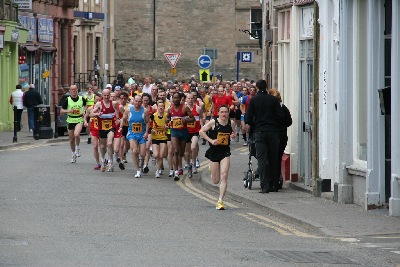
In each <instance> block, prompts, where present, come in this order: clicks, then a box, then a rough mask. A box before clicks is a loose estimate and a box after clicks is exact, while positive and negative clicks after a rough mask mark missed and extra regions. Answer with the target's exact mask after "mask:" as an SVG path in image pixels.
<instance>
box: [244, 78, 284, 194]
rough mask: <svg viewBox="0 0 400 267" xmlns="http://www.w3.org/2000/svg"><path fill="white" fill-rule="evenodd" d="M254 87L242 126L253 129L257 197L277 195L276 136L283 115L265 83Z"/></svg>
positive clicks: (277, 142) (277, 136)
mask: <svg viewBox="0 0 400 267" xmlns="http://www.w3.org/2000/svg"><path fill="white" fill-rule="evenodd" d="M256 87H257V89H258V90H259V92H258V93H257V95H256V96H254V97H252V98H251V99H250V102H249V106H248V109H247V112H246V116H245V122H246V124H248V125H250V127H251V128H252V129H254V141H255V143H256V155H257V161H258V172H259V175H260V185H261V191H260V193H269V192H270V191H272V190H273V191H274V192H278V190H279V181H278V179H277V178H278V154H279V132H280V131H281V124H282V121H283V119H284V113H283V110H282V107H281V105H280V103H279V100H278V98H276V97H274V96H272V95H269V94H268V92H267V82H266V81H265V80H259V81H257V83H256Z"/></svg>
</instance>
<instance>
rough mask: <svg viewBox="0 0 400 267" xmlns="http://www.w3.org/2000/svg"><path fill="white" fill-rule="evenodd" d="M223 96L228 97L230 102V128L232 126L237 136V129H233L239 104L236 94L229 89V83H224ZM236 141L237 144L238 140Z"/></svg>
mask: <svg viewBox="0 0 400 267" xmlns="http://www.w3.org/2000/svg"><path fill="white" fill-rule="evenodd" d="M225 95H226V96H227V97H229V98H230V99H231V101H232V104H233V107H231V109H230V112H229V118H230V119H231V122H232V126H233V129H234V130H235V133H236V134H237V135H239V131H237V130H238V129H237V127H235V126H236V123H235V117H236V109H237V108H239V105H240V103H239V99H238V96H237V95H236V93H235V92H234V91H233V88H232V87H231V83H230V82H226V83H225ZM232 141H233V140H232ZM236 141H237V142H238V141H239V139H238V140H236Z"/></svg>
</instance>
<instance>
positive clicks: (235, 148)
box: [200, 142, 400, 238]
mask: <svg viewBox="0 0 400 267" xmlns="http://www.w3.org/2000/svg"><path fill="white" fill-rule="evenodd" d="M241 145H242V142H239V143H236V142H233V145H232V146H231V149H232V150H231V152H232V155H231V165H230V170H229V176H228V189H227V195H226V197H227V198H228V199H227V201H229V198H230V199H233V200H235V201H238V202H242V203H246V204H248V205H252V206H255V207H258V208H260V209H262V210H263V211H265V212H267V213H268V214H271V215H273V216H278V217H280V218H283V219H285V220H288V221H290V222H292V223H295V224H297V225H300V226H302V227H304V228H306V229H308V230H310V231H312V232H313V233H315V234H320V235H323V236H332V237H344V238H346V237H347V238H351V237H362V236H381V235H383V236H389V235H390V236H393V235H396V236H397V237H398V236H399V234H400V217H391V216H389V210H388V209H376V210H368V211H365V210H363V207H361V206H358V205H355V204H338V203H336V202H334V201H333V193H331V194H325V195H324V197H314V196H313V195H312V194H311V187H306V186H304V185H302V183H291V182H289V181H286V182H285V183H284V186H283V189H282V190H279V192H270V193H268V194H260V193H259V191H260V182H259V181H254V182H253V185H252V189H251V190H249V189H248V188H245V187H244V183H243V178H244V175H245V172H246V171H247V169H248V161H249V160H248V153H247V152H248V149H247V147H243V146H241ZM207 147H208V145H207V146H202V148H201V151H200V154H201V156H202V157H203V158H202V160H203V161H206V160H207V159H204V156H203V155H204V152H205V149H206V148H207ZM256 162H257V160H256V159H255V158H252V163H253V168H254V169H255V168H256V167H257V166H256V165H257V164H256ZM204 163H205V164H207V162H202V165H203V164H204ZM200 180H201V184H202V186H204V187H206V188H208V189H210V190H213V191H215V192H216V193H217V192H218V187H217V186H215V185H214V184H213V183H212V181H211V177H210V173H209V171H208V168H204V170H203V171H202V172H201V178H200ZM217 196H218V194H217Z"/></svg>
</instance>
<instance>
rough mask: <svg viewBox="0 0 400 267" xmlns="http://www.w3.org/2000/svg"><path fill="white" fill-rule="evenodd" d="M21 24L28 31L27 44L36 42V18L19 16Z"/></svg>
mask: <svg viewBox="0 0 400 267" xmlns="http://www.w3.org/2000/svg"><path fill="white" fill-rule="evenodd" d="M18 18H19V22H20V23H21V24H22V25H23V26H24V27H25V29H27V30H28V38H27V39H26V41H27V42H33V41H35V34H36V19H35V18H34V17H27V16H18Z"/></svg>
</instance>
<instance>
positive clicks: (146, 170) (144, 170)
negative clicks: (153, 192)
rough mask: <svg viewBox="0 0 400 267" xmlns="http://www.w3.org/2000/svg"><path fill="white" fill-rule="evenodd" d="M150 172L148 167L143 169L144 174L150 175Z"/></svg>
mask: <svg viewBox="0 0 400 267" xmlns="http://www.w3.org/2000/svg"><path fill="white" fill-rule="evenodd" d="M148 172H149V167H147V166H146V165H145V166H144V167H143V173H148Z"/></svg>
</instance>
